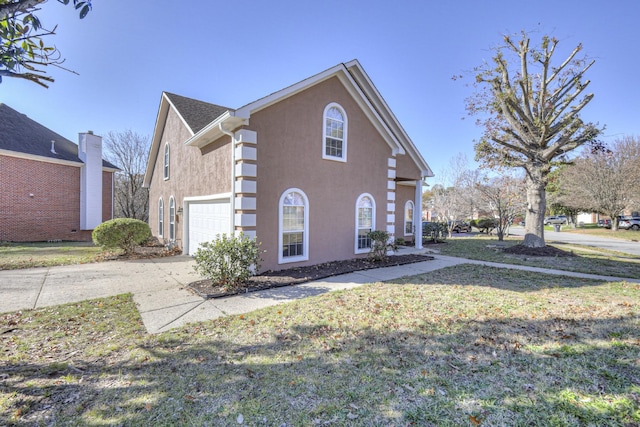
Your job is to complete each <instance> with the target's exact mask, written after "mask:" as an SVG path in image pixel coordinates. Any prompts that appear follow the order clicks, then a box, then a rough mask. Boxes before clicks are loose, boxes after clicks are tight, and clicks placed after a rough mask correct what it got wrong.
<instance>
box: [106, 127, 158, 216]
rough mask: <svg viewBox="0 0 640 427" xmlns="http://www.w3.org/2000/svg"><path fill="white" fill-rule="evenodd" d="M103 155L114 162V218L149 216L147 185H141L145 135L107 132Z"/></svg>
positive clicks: (145, 154)
mask: <svg viewBox="0 0 640 427" xmlns="http://www.w3.org/2000/svg"><path fill="white" fill-rule="evenodd" d="M104 146H105V156H106V157H107V158H108V159H109V161H110V162H112V163H113V164H115V165H116V166H118V167H119V168H120V169H121V171H120V172H118V173H116V178H115V189H114V199H115V206H114V210H115V212H114V214H115V217H116V218H135V219H139V220H142V221H148V220H149V189H148V188H143V186H142V184H143V181H144V171H145V168H146V166H147V156H148V153H149V138H148V137H145V136H142V135H139V134H138V133H136V132H133V131H131V130H127V131H124V132H109V133H108V134H107V135H106V136H105V138H104Z"/></svg>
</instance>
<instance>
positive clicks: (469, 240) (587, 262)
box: [425, 231, 640, 279]
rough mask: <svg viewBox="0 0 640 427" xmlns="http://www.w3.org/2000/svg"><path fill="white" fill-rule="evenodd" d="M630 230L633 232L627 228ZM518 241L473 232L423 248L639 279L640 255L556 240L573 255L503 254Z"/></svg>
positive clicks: (499, 260)
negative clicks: (499, 239) (562, 242)
mask: <svg viewBox="0 0 640 427" xmlns="http://www.w3.org/2000/svg"><path fill="white" fill-rule="evenodd" d="M630 233H633V232H631V231H630ZM639 236H640V234H639ZM521 242H522V239H521V238H505V240H504V241H503V242H498V239H497V238H496V237H491V236H487V235H480V234H476V235H469V237H456V238H455V239H449V240H447V241H446V242H445V243H441V244H437V245H430V244H427V245H425V248H426V249H431V250H436V251H439V252H440V253H441V254H443V255H450V256H455V257H461V258H467V259H475V260H482V261H491V262H500V263H505V264H517V265H529V266H532V267H542V268H552V269H558V270H568V271H578V272H581V273H589V274H600V275H605V276H615V277H629V278H636V279H640V256H635V255H630V254H626V253H621V252H613V251H608V250H604V249H598V248H593V247H590V246H580V245H575V244H560V243H554V244H552V245H551V246H554V247H556V248H558V249H562V250H564V251H567V252H573V254H574V255H575V256H573V257H533V256H522V255H512V254H507V253H504V251H502V250H501V248H504V247H509V246H512V245H517V244H519V243H521ZM496 246H497V247H496Z"/></svg>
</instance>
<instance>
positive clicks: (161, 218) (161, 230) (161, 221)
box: [158, 197, 164, 237]
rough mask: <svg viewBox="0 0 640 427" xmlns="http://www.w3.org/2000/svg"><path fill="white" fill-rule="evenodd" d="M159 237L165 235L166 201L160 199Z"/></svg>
mask: <svg viewBox="0 0 640 427" xmlns="http://www.w3.org/2000/svg"><path fill="white" fill-rule="evenodd" d="M158 237H164V201H163V200H162V197H160V198H159V199H158Z"/></svg>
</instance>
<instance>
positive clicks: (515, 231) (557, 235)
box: [509, 226, 640, 255]
mask: <svg viewBox="0 0 640 427" xmlns="http://www.w3.org/2000/svg"><path fill="white" fill-rule="evenodd" d="M624 232H625V233H629V234H630V235H632V236H633V237H635V238H636V241H635V242H630V241H628V240H621V239H614V238H608V237H599V236H590V235H585V234H577V233H565V232H562V231H560V232H555V231H545V233H544V239H545V241H546V242H547V243H551V242H560V243H575V244H579V245H585V246H593V247H596V248H603V249H608V250H612V251H618V252H624V253H627V254H633V255H640V231H632V230H627V231H624ZM509 234H511V235H515V236H524V227H519V226H518V227H511V229H510V230H509Z"/></svg>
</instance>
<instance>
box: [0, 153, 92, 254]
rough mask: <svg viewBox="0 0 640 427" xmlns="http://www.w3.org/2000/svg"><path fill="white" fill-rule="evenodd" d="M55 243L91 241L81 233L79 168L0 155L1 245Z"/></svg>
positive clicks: (87, 233)
mask: <svg viewBox="0 0 640 427" xmlns="http://www.w3.org/2000/svg"><path fill="white" fill-rule="evenodd" d="M32 195H33V196H32ZM54 239H60V240H90V239H91V233H90V232H81V231H80V168H79V167H75V166H67V165H59V164H54V163H45V162H39V161H36V160H28V159H20V158H15V157H8V156H1V155H0V241H16V242H29V241H46V240H54Z"/></svg>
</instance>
